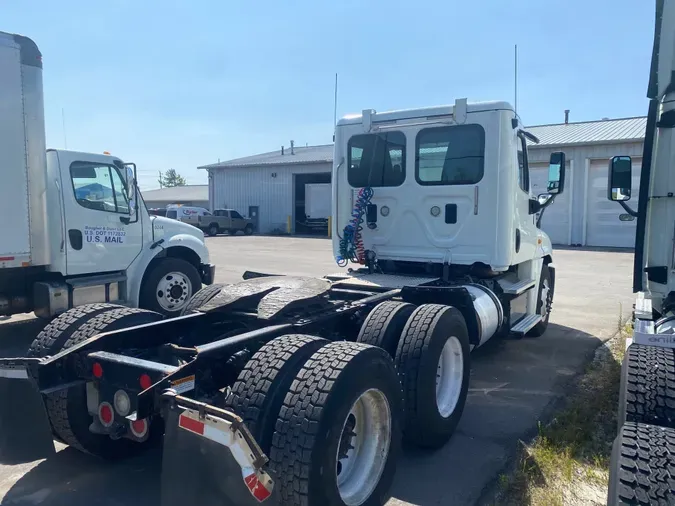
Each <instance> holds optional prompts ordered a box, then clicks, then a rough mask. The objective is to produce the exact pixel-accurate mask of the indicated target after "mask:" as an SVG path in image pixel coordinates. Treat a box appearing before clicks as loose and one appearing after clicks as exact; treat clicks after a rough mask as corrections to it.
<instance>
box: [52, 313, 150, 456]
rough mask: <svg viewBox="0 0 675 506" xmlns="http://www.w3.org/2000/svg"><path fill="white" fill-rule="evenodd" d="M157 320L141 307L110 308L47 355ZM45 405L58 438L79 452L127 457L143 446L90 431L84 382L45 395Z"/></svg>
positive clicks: (86, 323)
mask: <svg viewBox="0 0 675 506" xmlns="http://www.w3.org/2000/svg"><path fill="white" fill-rule="evenodd" d="M161 319H162V315H160V314H158V313H155V312H152V311H146V310H143V309H133V308H121V309H111V310H108V311H105V312H102V313H99V314H98V315H96V316H95V317H94V318H87V319H86V321H84V322H83V323H82V324H81V325H79V326H78V328H77V329H76V330H74V332H72V334H71V336H70V337H69V338H68V340H66V342H65V343H63V346H61V347H59V348H57V347H56V346H53V347H52V348H50V349H49V352H48V354H49V355H54V354H56V353H58V352H59V351H61V350H65V349H68V348H70V347H72V346H75V345H76V344H79V343H81V342H82V341H86V340H87V339H89V338H91V337H93V336H96V335H97V334H101V333H102V332H109V331H111V330H119V329H123V328H126V327H133V326H136V325H142V324H144V323H151V322H156V321H158V320H161ZM45 406H46V408H47V415H48V416H49V421H50V423H51V425H52V428H53V430H54V432H55V433H56V435H57V436H58V438H59V439H60V440H61V441H63V442H64V443H66V444H68V445H70V446H72V447H74V448H77V449H78V450H80V451H81V452H84V453H89V454H91V455H95V456H97V457H101V458H105V459H116V458H122V457H127V456H130V455H132V454H134V453H136V452H138V451H141V450H143V449H145V448H146V446H147V445H145V444H144V443H136V442H134V441H131V440H128V439H119V440H116V441H113V440H112V439H110V437H108V436H106V435H100V434H93V433H92V432H90V431H89V425H91V423H92V416H91V415H90V414H89V412H88V410H87V393H86V387H85V386H84V385H78V386H74V387H71V388H69V389H67V390H61V391H59V392H55V393H52V394H48V395H46V396H45Z"/></svg>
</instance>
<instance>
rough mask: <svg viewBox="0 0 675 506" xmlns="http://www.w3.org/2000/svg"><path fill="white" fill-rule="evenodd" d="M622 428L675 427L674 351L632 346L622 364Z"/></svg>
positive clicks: (620, 390)
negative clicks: (632, 425) (634, 425)
mask: <svg viewBox="0 0 675 506" xmlns="http://www.w3.org/2000/svg"><path fill="white" fill-rule="evenodd" d="M618 419H619V428H621V425H623V423H624V422H626V421H628V422H639V423H646V424H650V425H660V426H663V427H670V428H675V350H673V349H670V348H660V347H657V346H645V345H641V344H631V345H630V346H629V347H628V349H627V350H626V354H625V355H624V358H623V364H622V365H621V384H620V387H619V416H618Z"/></svg>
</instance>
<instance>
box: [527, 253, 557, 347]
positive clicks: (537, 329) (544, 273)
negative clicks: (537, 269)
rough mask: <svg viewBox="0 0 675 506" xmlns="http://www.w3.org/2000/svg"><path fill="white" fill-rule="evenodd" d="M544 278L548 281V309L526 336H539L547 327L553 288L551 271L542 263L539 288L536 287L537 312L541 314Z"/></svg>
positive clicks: (551, 305)
mask: <svg viewBox="0 0 675 506" xmlns="http://www.w3.org/2000/svg"><path fill="white" fill-rule="evenodd" d="M544 280H546V281H548V286H549V291H548V298H547V300H548V311H547V312H546V316H545V317H544V319H543V320H542V321H540V322H539V323H537V324H536V325H535V326H534V327H532V328H531V329H530V330H529V332H528V333H527V334H526V335H527V337H541V336H543V335H544V333H545V332H546V329H547V328H548V321H549V319H550V318H551V308H552V307H553V290H552V288H553V287H552V286H551V271H550V270H549V269H548V265H546V264H544V265H543V266H542V268H541V276H540V277H539V288H538V289H537V314H541V304H542V303H541V290H542V288H543V287H544Z"/></svg>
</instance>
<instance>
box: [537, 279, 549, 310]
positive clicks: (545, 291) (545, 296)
mask: <svg viewBox="0 0 675 506" xmlns="http://www.w3.org/2000/svg"><path fill="white" fill-rule="evenodd" d="M550 293H551V287H550V285H549V283H548V279H544V280H542V282H541V297H540V303H541V309H540V310H539V314H541V316H542V317H543V318H545V317H546V315H547V314H548V311H549V304H550V303H551V301H550V300H549V295H550Z"/></svg>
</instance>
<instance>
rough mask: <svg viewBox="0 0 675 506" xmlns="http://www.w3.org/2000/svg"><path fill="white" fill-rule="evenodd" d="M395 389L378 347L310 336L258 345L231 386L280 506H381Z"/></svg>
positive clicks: (394, 424)
mask: <svg viewBox="0 0 675 506" xmlns="http://www.w3.org/2000/svg"><path fill="white" fill-rule="evenodd" d="M401 397H402V396H401V386H400V383H399V381H398V378H397V375H396V370H395V368H394V364H393V361H392V360H391V357H389V356H388V354H387V353H386V352H385V351H384V350H382V349H380V348H376V347H373V346H368V345H365V344H358V343H350V342H333V343H329V342H328V341H326V340H325V339H320V338H317V337H313V336H303V335H292V336H282V337H279V338H277V339H275V340H273V341H271V342H269V343H268V344H266V345H265V346H263V347H262V348H261V349H260V350H259V351H258V352H257V353H256V354H255V355H254V356H253V357H252V358H251V360H250V361H249V363H248V364H247V365H246V367H245V368H244V370H242V372H241V373H240V375H239V378H238V379H237V381H236V382H235V384H234V385H233V387H232V392H231V394H230V396H229V397H228V399H227V401H226V404H227V406H228V407H229V408H230V409H232V410H234V411H235V412H236V413H238V414H239V415H240V416H241V417H242V418H243V419H244V422H245V423H246V424H247V426H248V427H249V429H250V430H251V432H252V434H253V436H254V437H255V438H256V440H257V441H258V442H259V443H260V446H261V448H262V450H263V451H264V452H265V453H267V455H269V458H270V466H271V469H272V471H273V472H274V474H275V475H276V477H277V480H278V485H279V487H280V489H281V496H282V500H283V503H284V504H326V505H350V506H351V505H354V506H355V505H372V506H374V505H380V504H384V502H386V501H387V499H388V497H389V495H388V491H389V489H390V487H391V484H392V482H393V478H394V471H395V466H396V460H397V457H398V453H399V448H400V436H401V429H402V412H403V410H402V403H401Z"/></svg>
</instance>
